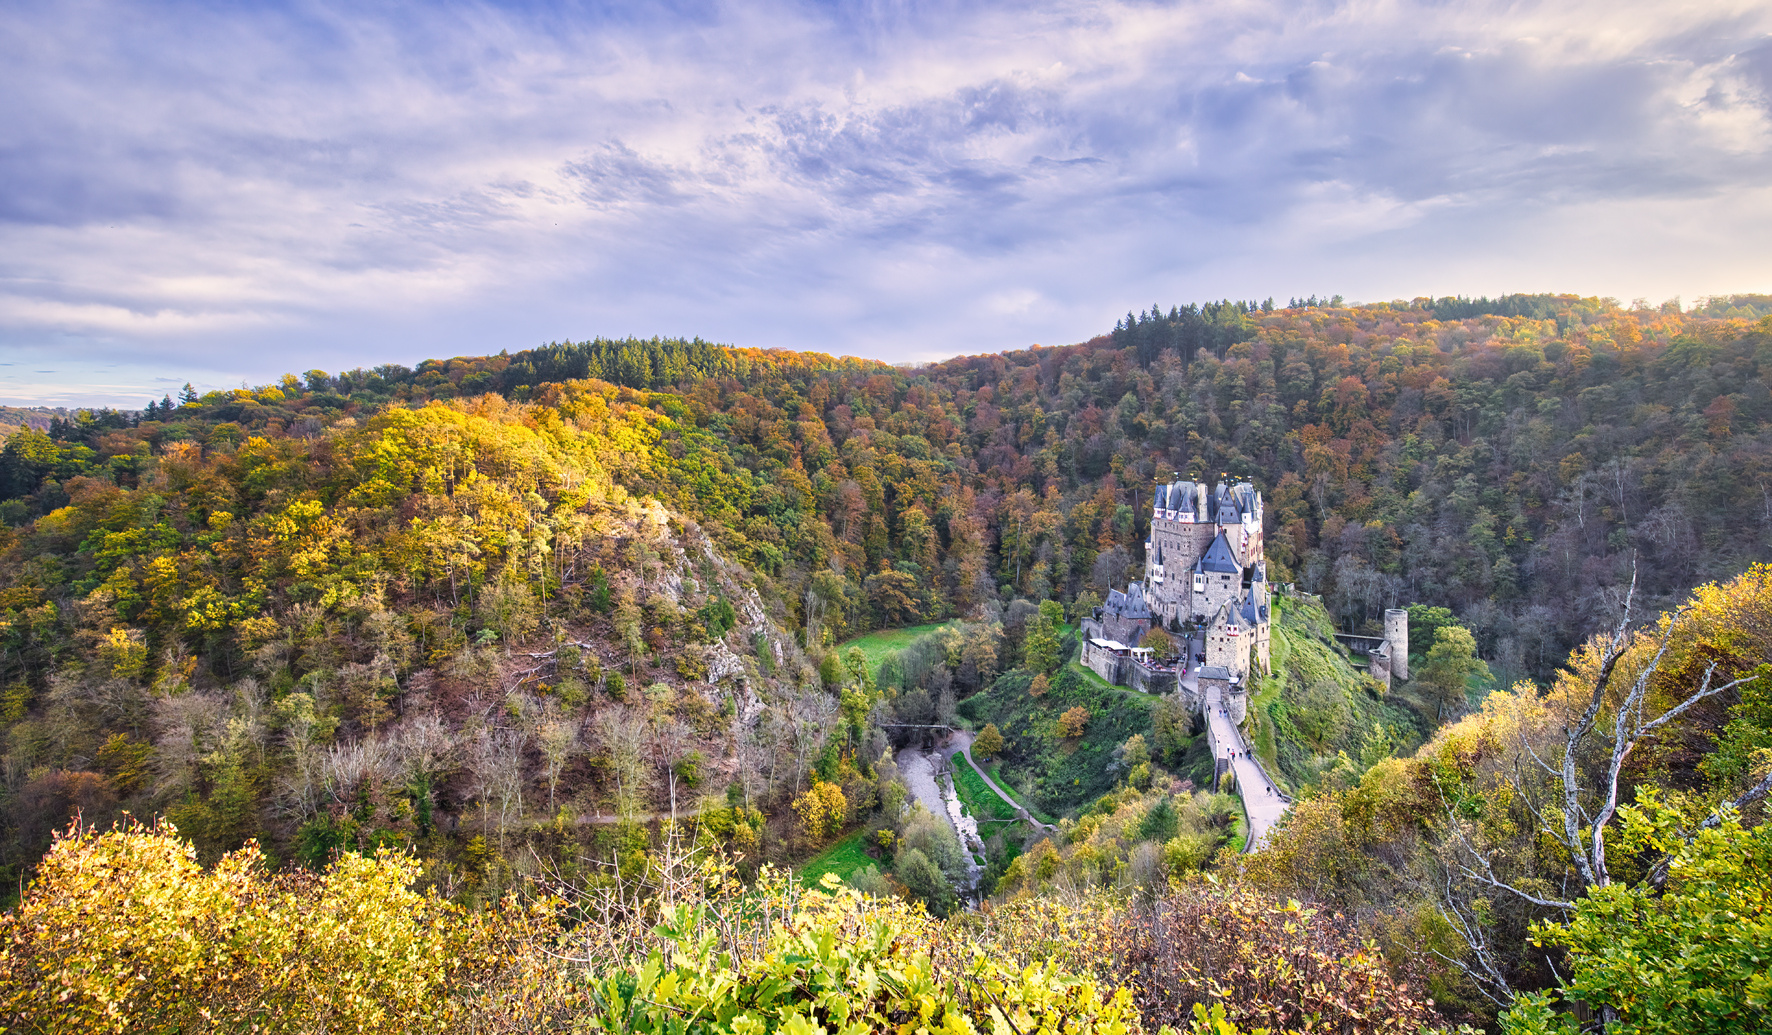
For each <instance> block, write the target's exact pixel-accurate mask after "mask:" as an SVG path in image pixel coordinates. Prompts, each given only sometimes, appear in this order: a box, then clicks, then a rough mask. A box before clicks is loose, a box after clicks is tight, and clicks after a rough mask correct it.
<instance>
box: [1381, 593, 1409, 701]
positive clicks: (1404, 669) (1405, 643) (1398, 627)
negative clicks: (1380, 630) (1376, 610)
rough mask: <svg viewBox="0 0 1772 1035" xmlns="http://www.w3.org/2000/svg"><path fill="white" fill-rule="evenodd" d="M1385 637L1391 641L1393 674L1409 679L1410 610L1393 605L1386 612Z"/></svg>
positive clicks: (1406, 680)
mask: <svg viewBox="0 0 1772 1035" xmlns="http://www.w3.org/2000/svg"><path fill="white" fill-rule="evenodd" d="M1384 638H1385V639H1386V640H1388V641H1390V648H1391V651H1390V654H1391V675H1392V676H1394V677H1395V678H1397V679H1401V680H1402V681H1403V682H1405V683H1407V682H1408V681H1409V612H1407V611H1405V610H1403V609H1402V608H1400V607H1393V608H1390V609H1389V610H1387V611H1385V613H1384Z"/></svg>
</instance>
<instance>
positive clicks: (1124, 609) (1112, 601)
mask: <svg viewBox="0 0 1772 1035" xmlns="http://www.w3.org/2000/svg"><path fill="white" fill-rule="evenodd" d="M1101 606H1102V610H1104V611H1106V612H1108V613H1110V614H1115V615H1119V616H1120V617H1122V618H1148V617H1150V613H1151V609H1150V608H1149V607H1148V606H1146V604H1145V602H1144V587H1143V586H1142V585H1140V584H1139V583H1137V582H1134V583H1132V584H1131V585H1129V586H1127V587H1126V592H1124V593H1122V592H1120V591H1119V590H1117V589H1110V590H1108V595H1107V602H1106V603H1104V604H1102V605H1101Z"/></svg>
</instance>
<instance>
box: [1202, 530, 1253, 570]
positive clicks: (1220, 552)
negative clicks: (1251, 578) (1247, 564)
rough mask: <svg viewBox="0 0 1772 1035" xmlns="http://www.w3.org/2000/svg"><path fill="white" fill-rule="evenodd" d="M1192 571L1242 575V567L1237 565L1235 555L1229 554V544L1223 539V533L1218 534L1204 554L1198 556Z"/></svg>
mask: <svg viewBox="0 0 1772 1035" xmlns="http://www.w3.org/2000/svg"><path fill="white" fill-rule="evenodd" d="M1194 570H1195V571H1210V572H1216V573H1220V574H1225V575H1241V574H1243V568H1242V566H1241V565H1239V564H1238V563H1237V555H1236V554H1234V553H1232V552H1231V544H1230V543H1229V542H1228V541H1227V540H1226V539H1225V537H1224V533H1223V532H1220V533H1218V536H1217V537H1216V538H1214V539H1213V540H1212V545H1211V546H1208V547H1207V548H1206V552H1205V553H1203V554H1201V555H1200V560H1199V562H1198V563H1196V564H1195V565H1194Z"/></svg>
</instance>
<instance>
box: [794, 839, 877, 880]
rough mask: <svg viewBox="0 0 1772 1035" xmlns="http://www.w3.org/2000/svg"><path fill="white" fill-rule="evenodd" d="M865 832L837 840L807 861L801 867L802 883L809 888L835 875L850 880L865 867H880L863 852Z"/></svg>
mask: <svg viewBox="0 0 1772 1035" xmlns="http://www.w3.org/2000/svg"><path fill="white" fill-rule="evenodd" d="M863 833H864V831H860V830H857V831H856V832H855V833H853V834H847V835H845V836H843V837H840V838H838V839H837V841H836V843H834V844H832V845H831V846H830V847H829V848H826V849H825V850H824V851H822V852H820V853H818V854H817V855H815V856H813V857H812V858H811V859H808V860H807V861H806V865H804V866H802V867H800V883H801V884H804V885H807V886H808V887H810V886H812V885H814V884H817V883H818V880H819V878H820V877H823V876H824V875H825V874H827V873H834V874H836V875H837V876H838V877H841V878H842V879H844V880H848V879H849V878H850V877H851V876H852V875H853V874H854V873H855V871H857V870H859V869H861V868H862V867H863V866H878V865H880V864H879V862H878V861H877V860H875V859H874V858H873V857H871V856H869V855H868V854H867V852H865V851H863V850H862V845H861V835H862V834H863Z"/></svg>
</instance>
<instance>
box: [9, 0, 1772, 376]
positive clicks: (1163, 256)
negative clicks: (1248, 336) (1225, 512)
mask: <svg viewBox="0 0 1772 1035" xmlns="http://www.w3.org/2000/svg"><path fill="white" fill-rule="evenodd" d="M1769 174H1772V5H1769V4H1766V3H1765V2H1764V0H1753V2H1737V0H1719V2H1713V3H1684V4H1683V3H1677V2H1669V0H1659V2H1641V0H1604V2H1591V3H1590V2H1580V0H1568V2H1562V3H1531V2H1513V3H1485V2H1460V0H1425V2H1398V0H1373V2H1350V3H1324V2H1313V0H1284V2H1279V0H1273V2H1269V0H1236V2H1228V0H1219V2H1207V3H1193V2H1178V3H1142V2H1140V3H1130V2H1114V0H1023V2H1020V3H1013V4H1009V3H1003V4H999V3H987V2H972V0H958V2H953V3H937V2H923V0H909V2H885V0H883V2H874V3H866V2H863V3H840V2H833V3H811V2H801V3H793V2H781V0H753V2H746V3H728V2H720V0H682V2H677V3H659V4H623V3H585V4H578V3H557V4H545V3H538V4H493V3H453V2H439V3H430V4H414V3H402V4H381V3H376V2H374V0H367V2H365V0H352V2H347V3H329V2H293V3H282V4H249V3H220V2H215V3H153V2H137V3H113V2H105V0H56V2H35V0H8V2H7V3H6V4H5V5H4V6H0V403H9V404H14V405H124V406H130V407H135V406H140V405H142V404H143V403H145V402H146V401H147V400H148V399H149V398H156V397H158V396H159V395H160V394H162V393H163V392H166V391H172V392H173V393H174V394H176V392H177V389H178V387H179V386H180V385H182V384H183V383H185V382H186V381H189V382H192V383H193V384H195V385H196V386H197V387H199V388H205V389H207V388H228V387H238V386H239V385H241V384H243V383H244V384H251V385H257V384H263V383H267V382H271V381H273V380H275V378H276V377H277V376H278V375H280V374H282V373H284V372H285V371H290V372H298V373H299V372H301V371H305V370H307V369H310V368H319V369H323V370H328V371H334V372H336V371H337V370H340V369H349V368H352V367H358V366H365V367H367V366H375V365H377V364H381V363H403V364H406V365H409V366H410V365H415V364H416V363H418V362H419V361H421V360H424V359H426V358H444V357H448V356H455V355H480V354H485V353H496V352H498V351H499V350H501V349H509V350H512V351H516V350H518V349H523V348H529V347H532V346H535V345H538V344H542V343H544V342H548V341H561V340H583V339H586V338H591V337H596V336H610V337H622V336H627V335H638V336H643V337H650V336H652V335H665V336H684V337H692V336H700V337H702V338H705V339H708V340H712V341H719V342H725V343H731V344H736V345H743V346H751V347H762V348H790V349H802V350H815V351H821V352H832V353H838V354H846V355H859V356H870V357H874V358H878V359H883V360H887V361H890V362H895V363H916V362H925V361H929V360H932V359H937V358H942V357H946V356H952V355H958V354H970V353H980V352H990V351H998V350H1003V349H1011V348H1020V347H1025V346H1027V345H1030V344H1033V343H1041V344H1046V345H1059V344H1065V343H1068V342H1074V341H1082V340H1086V339H1088V338H1089V337H1091V336H1093V335H1095V334H1099V333H1102V332H1104V331H1106V330H1108V329H1111V328H1112V326H1113V324H1114V321H1115V320H1116V318H1118V317H1120V316H1122V315H1124V314H1125V313H1126V312H1127V311H1129V310H1139V311H1144V310H1147V309H1148V308H1149V307H1150V306H1151V305H1153V304H1154V305H1160V306H1162V307H1164V308H1165V309H1167V308H1168V307H1169V306H1171V305H1174V304H1185V303H1186V302H1189V301H1203V300H1207V299H1214V298H1221V297H1230V298H1252V299H1259V298H1266V297H1270V296H1272V297H1275V298H1277V299H1279V300H1280V301H1281V302H1282V303H1283V302H1284V301H1285V300H1286V299H1287V298H1290V297H1293V296H1297V297H1303V296H1305V295H1308V294H1318V295H1322V296H1325V297H1326V296H1328V295H1330V294H1341V295H1344V296H1346V297H1347V298H1349V299H1358V300H1366V301H1381V300H1387V299H1393V298H1405V299H1406V298H1412V297H1415V296H1419V295H1430V294H1431V295H1448V294H1467V295H1475V294H1491V295H1493V294H1497V293H1501V292H1508V291H1570V292H1577V293H1580V294H1584V295H1610V296H1613V297H1616V298H1620V299H1623V300H1626V301H1629V300H1631V299H1634V298H1639V297H1640V298H1647V299H1648V300H1650V301H1651V302H1657V303H1659V302H1660V301H1663V300H1665V299H1667V298H1669V297H1673V296H1680V297H1683V298H1685V299H1687V300H1688V301H1690V300H1691V299H1693V298H1695V297H1700V296H1705V295H1712V294H1729V293H1733V292H1743V291H1755V292H1766V291H1772V247H1769V246H1768V242H1772V175H1769Z"/></svg>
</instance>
